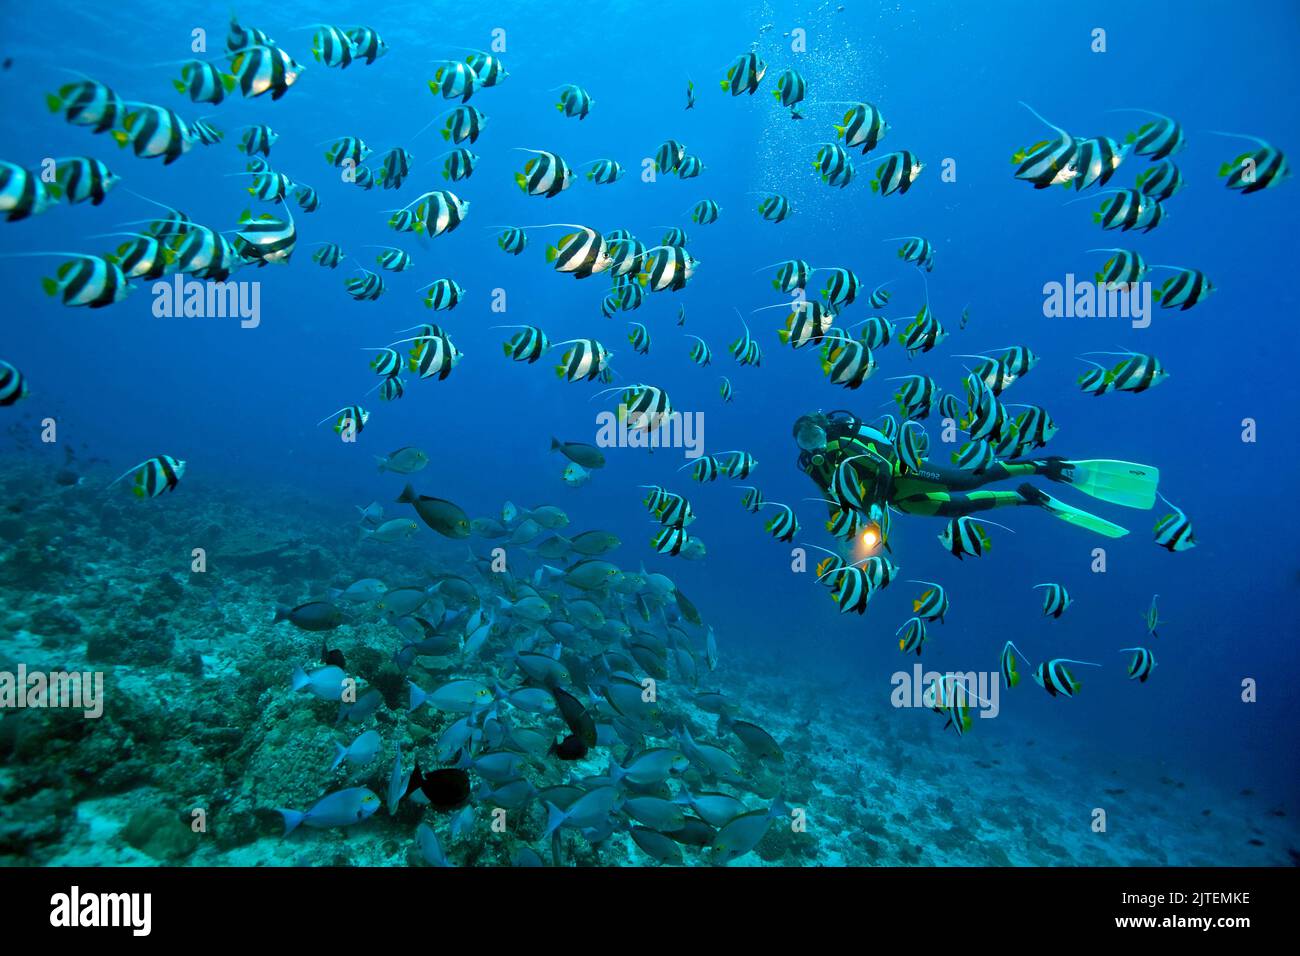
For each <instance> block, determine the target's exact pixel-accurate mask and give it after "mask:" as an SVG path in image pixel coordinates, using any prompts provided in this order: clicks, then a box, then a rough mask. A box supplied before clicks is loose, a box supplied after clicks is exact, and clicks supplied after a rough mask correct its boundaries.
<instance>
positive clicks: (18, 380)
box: [0, 361, 28, 408]
mask: <svg viewBox="0 0 1300 956" xmlns="http://www.w3.org/2000/svg"><path fill="white" fill-rule="evenodd" d="M27 394H28V388H27V379H26V378H25V377H24V376H23V373H22V372H20V371H18V369H16V368H14V367H13V366H12V365H10V364H9V363H8V362H5V361H0V408H5V407H8V406H10V405H13V404H15V403H16V402H18V401H20V400H21V399H23V398H26V397H27Z"/></svg>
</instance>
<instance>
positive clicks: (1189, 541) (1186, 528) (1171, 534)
mask: <svg viewBox="0 0 1300 956" xmlns="http://www.w3.org/2000/svg"><path fill="white" fill-rule="evenodd" d="M1160 500H1161V501H1163V502H1164V503H1165V504H1167V505H1169V507H1170V508H1173V509H1174V510H1173V511H1171V512H1170V513H1169V514H1167V515H1165V516H1164V517H1163V518H1161V519H1160V520H1159V521H1157V522H1156V528H1155V541H1156V544H1158V545H1160V547H1162V548H1164V549H1165V550H1166V551H1168V552H1170V553H1171V554H1173V553H1177V552H1179V551H1190V550H1191V549H1192V548H1194V547H1196V534H1195V532H1194V531H1193V530H1192V522H1191V521H1190V520H1189V519H1188V517H1187V515H1186V514H1184V513H1183V511H1182V509H1181V508H1179V507H1178V506H1177V505H1175V504H1170V501H1169V499H1168V498H1166V497H1165V496H1164V495H1160Z"/></svg>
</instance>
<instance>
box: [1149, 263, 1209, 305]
mask: <svg viewBox="0 0 1300 956" xmlns="http://www.w3.org/2000/svg"><path fill="white" fill-rule="evenodd" d="M1151 268H1153V269H1172V270H1173V272H1174V274H1173V275H1172V276H1170V277H1169V278H1168V279H1167V280H1165V283H1164V285H1162V286H1161V287H1160V288H1159V289H1156V290H1154V291H1153V292H1152V293H1151V298H1153V299H1155V300H1156V301H1157V302H1159V303H1160V307H1161V308H1162V309H1181V310H1183V311H1186V310H1188V309H1190V308H1191V307H1192V306H1194V305H1197V304H1198V303H1201V302H1204V301H1205V298H1206V296H1208V295H1209V294H1210V293H1211V292H1213V291H1214V285H1213V284H1212V283H1211V282H1210V280H1209V279H1208V278H1207V277H1206V275H1205V273H1204V272H1202V271H1201V270H1200V269H1184V268H1183V267H1181V266H1159V265H1157V266H1152V267H1151Z"/></svg>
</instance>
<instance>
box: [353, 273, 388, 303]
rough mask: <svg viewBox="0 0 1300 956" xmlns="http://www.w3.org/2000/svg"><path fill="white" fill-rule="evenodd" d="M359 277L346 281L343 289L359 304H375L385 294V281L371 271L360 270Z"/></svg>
mask: <svg viewBox="0 0 1300 956" xmlns="http://www.w3.org/2000/svg"><path fill="white" fill-rule="evenodd" d="M357 271H358V272H360V273H361V275H359V276H353V277H351V278H348V279H345V280H344V282H343V287H344V288H345V289H346V290H347V293H348V295H350V296H352V298H354V299H356V300H357V301H358V302H373V301H374V300H375V299H378V298H379V297H380V296H381V295H383V294H384V280H383V279H382V278H380V276H379V275H378V274H376V273H374V272H371V271H370V270H369V269H358V270H357Z"/></svg>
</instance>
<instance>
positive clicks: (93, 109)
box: [45, 77, 125, 133]
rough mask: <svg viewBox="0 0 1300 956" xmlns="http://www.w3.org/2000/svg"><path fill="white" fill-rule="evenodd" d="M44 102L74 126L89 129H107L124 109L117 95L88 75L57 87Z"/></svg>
mask: <svg viewBox="0 0 1300 956" xmlns="http://www.w3.org/2000/svg"><path fill="white" fill-rule="evenodd" d="M45 105H46V106H48V107H49V109H50V112H51V113H61V114H63V118H64V119H65V120H67V121H68V122H69V123H71V124H73V125H74V126H89V127H91V132H92V133H107V132H108V131H109V130H111V129H113V128H114V127H115V126H117V125H118V123H119V121H120V120H121V117H122V114H123V112H125V110H124V107H123V104H122V100H121V98H120V97H118V95H117V94H116V93H114V92H113V90H112V89H111V88H109V87H107V86H105V85H104V84H103V83H100V82H98V81H97V80H92V79H90V78H89V77H85V78H84V79H81V80H78V81H77V82H75V83H67V84H65V85H63V86H61V87H59V89H58V91H57V92H54V93H50V94H48V95H47V96H46V97H45Z"/></svg>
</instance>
